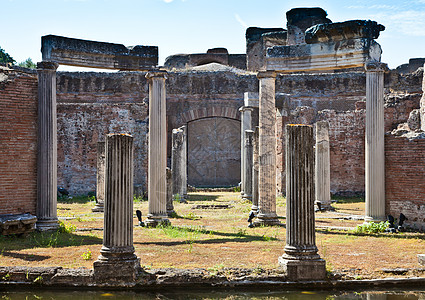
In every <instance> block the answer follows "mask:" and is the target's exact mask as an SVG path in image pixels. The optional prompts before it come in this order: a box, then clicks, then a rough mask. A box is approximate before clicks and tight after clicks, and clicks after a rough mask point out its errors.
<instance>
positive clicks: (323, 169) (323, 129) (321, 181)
mask: <svg viewBox="0 0 425 300" xmlns="http://www.w3.org/2000/svg"><path fill="white" fill-rule="evenodd" d="M330 168H331V167H330V152H329V123H328V122H327V121H319V122H317V123H316V164H315V175H316V176H315V183H316V184H315V187H316V188H315V191H316V203H317V205H318V207H320V209H321V210H332V206H331V175H330V174H331V173H330Z"/></svg>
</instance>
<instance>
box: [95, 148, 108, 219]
mask: <svg viewBox="0 0 425 300" xmlns="http://www.w3.org/2000/svg"><path fill="white" fill-rule="evenodd" d="M96 156H97V157H96V166H97V168H96V205H95V207H93V208H92V211H93V212H103V211H104V206H105V142H97V155H96Z"/></svg>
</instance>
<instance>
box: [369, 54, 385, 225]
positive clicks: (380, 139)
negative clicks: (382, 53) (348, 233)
mask: <svg viewBox="0 0 425 300" xmlns="http://www.w3.org/2000/svg"><path fill="white" fill-rule="evenodd" d="M365 69H366V142H365V145H366V151H365V154H366V166H365V173H366V174H365V175H366V178H365V182H366V186H365V191H366V201H365V202H366V203H365V208H366V215H365V221H366V222H369V221H385V219H386V215H385V150H384V71H385V70H386V64H383V63H380V62H368V63H366V65H365Z"/></svg>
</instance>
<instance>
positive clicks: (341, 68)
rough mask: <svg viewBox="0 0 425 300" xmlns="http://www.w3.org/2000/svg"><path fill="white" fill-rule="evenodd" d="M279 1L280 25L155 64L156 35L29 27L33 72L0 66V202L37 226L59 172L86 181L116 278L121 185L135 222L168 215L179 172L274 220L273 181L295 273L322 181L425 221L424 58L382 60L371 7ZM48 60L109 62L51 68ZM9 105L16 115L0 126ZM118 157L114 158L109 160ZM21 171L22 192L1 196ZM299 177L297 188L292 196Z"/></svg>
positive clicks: (121, 249) (317, 262)
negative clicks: (241, 48)
mask: <svg viewBox="0 0 425 300" xmlns="http://www.w3.org/2000/svg"><path fill="white" fill-rule="evenodd" d="M286 16H287V29H283V28H259V27H251V28H248V29H247V31H246V54H229V53H228V51H227V50H226V49H223V48H215V49H210V50H208V52H207V53H201V54H186V55H175V56H171V57H169V58H167V60H166V62H165V65H164V66H163V67H159V66H158V48H157V47H155V46H134V47H125V46H124V45H118V44H111V43H103V42H94V41H86V40H78V39H72V38H67V37H60V36H53V35H49V36H44V37H42V54H43V61H42V62H40V63H38V65H37V72H34V71H30V70H24V69H19V68H14V67H7V66H0V75H1V76H0V109H2V111H7V114H5V117H4V118H3V119H2V120H0V129H1V130H2V134H1V135H0V139H1V140H0V142H1V144H2V145H4V147H5V151H3V152H1V153H0V155H1V160H2V161H4V162H5V167H2V168H3V169H1V171H2V172H0V178H1V181H2V182H5V183H7V184H5V185H2V193H0V213H1V214H3V215H6V214H7V215H10V214H11V215H18V214H23V213H27V212H28V213H30V214H32V215H35V216H36V217H37V225H36V226H37V229H39V230H52V229H56V228H57V227H58V219H57V213H56V201H57V186H58V184H59V185H60V186H62V187H64V188H66V189H67V190H69V191H70V193H71V194H73V195H76V194H87V193H88V192H89V191H96V192H97V205H96V207H95V210H96V211H100V212H101V211H104V216H105V218H104V220H105V225H104V229H105V231H104V243H103V247H102V250H101V253H102V255H101V257H100V258H99V259H98V260H97V261H96V262H95V264H94V268H95V276H97V277H98V278H102V280H103V279H107V278H110V277H111V276H112V274H113V272H114V270H115V268H116V267H118V266H120V268H121V267H122V268H123V269H125V270H126V273H125V275H124V277H125V276H127V277H125V278H122V280H132V279H134V278H135V276H136V272H137V270H138V268H139V262H138V259H137V257H136V256H135V255H134V248H133V241H132V226H131V221H132V208H131V205H130V203H132V196H133V191H135V190H137V191H138V193H139V194H142V195H148V201H149V211H148V214H147V218H146V220H145V223H146V225H148V226H157V225H159V224H168V223H169V219H168V215H171V214H172V210H173V208H172V207H171V206H170V203H171V204H172V201H170V200H172V199H174V200H180V201H182V202H183V201H185V199H186V197H187V187H188V185H191V186H194V187H234V186H237V185H238V184H239V182H240V183H241V197H242V198H244V199H245V200H248V201H252V212H253V213H254V215H255V220H254V225H267V226H269V225H270V226H272V225H278V226H280V225H281V224H280V221H279V218H278V215H277V213H276V196H277V195H278V194H286V196H287V199H288V210H287V226H288V227H287V245H286V247H285V248H284V252H285V253H284V255H283V256H282V257H281V259H280V260H279V263H280V265H281V266H283V267H284V268H285V269H286V270H287V272H288V275H289V276H290V277H291V278H293V279H294V280H298V279H301V280H305V279H321V278H323V277H324V272H325V269H324V261H323V260H322V259H320V257H319V256H318V254H317V248H316V245H315V231H314V207H313V206H314V202H315V201H316V203H320V205H321V206H322V207H323V208H324V209H329V208H330V194H331V193H332V194H339V195H358V194H364V195H365V197H366V215H365V219H366V220H367V221H379V220H383V219H385V216H386V215H387V214H394V215H395V214H399V213H403V214H404V215H406V216H407V217H408V221H406V224H407V225H408V226H410V227H412V228H415V229H418V230H424V229H425V219H424V218H423V212H424V209H425V202H424V200H423V198H422V195H423V193H424V191H425V185H424V183H423V182H424V180H423V178H424V177H425V160H424V159H423V156H424V155H425V150H424V149H425V134H424V130H425V121H424V120H425V114H424V112H425V109H424V107H425V104H424V103H425V100H424V99H425V98H424V96H423V95H424V92H425V80H424V70H423V67H419V68H418V67H417V66H419V64H418V63H416V61H411V62H409V64H408V65H406V66H401V67H400V68H398V69H396V70H388V68H387V67H386V65H385V64H384V63H382V62H381V61H380V60H381V52H382V50H381V47H380V45H379V44H378V43H377V42H376V41H375V39H377V38H378V37H379V33H380V31H382V30H384V29H385V28H384V26H383V25H380V24H377V23H376V22H374V21H370V20H367V21H366V20H353V21H346V22H340V23H332V21H331V20H330V19H328V18H327V14H326V12H325V11H324V10H323V9H321V8H296V9H292V10H290V11H288V12H287V14H286ZM59 64H65V65H73V66H84V67H91V68H103V69H113V70H120V71H121V72H115V73H93V72H87V73H79V72H75V73H74V72H57V67H58V65H59ZM130 71H131V72H130ZM12 98H13V101H11V100H10V99H12ZM12 102H19V103H21V105H20V106H19V107H18V108H17V107H15V106H13V103H12ZM17 116H19V117H21V116H23V119H25V120H24V121H23V124H22V126H23V128H25V130H21V131H16V132H15V131H12V130H10V129H8V128H9V127H10V126H9V124H10V123H11V122H13V120H15V118H16V117H17ZM289 124H303V125H289ZM37 128H38V131H36V130H37ZM7 130H9V131H7ZM314 130H316V141H315V142H314V138H315V137H314V135H313V132H314ZM16 136H19V139H15V137H16ZM314 144H316V152H315V153H316V157H315V160H316V170H315V169H314V158H313V156H314V154H313V153H314V152H313V145H314ZM16 152H18V153H19V158H18V159H16V158H15V157H14V156H11V154H10V153H16ZM300 154H303V156H299V155H300ZM118 160H122V161H125V164H124V163H123V164H120V165H119V166H120V168H121V169H119V170H118V169H117V167H113V166H115V164H116V163H117V162H118ZM12 162H13V164H14V165H13V166H12V165H11V163H12ZM300 165H303V166H304V167H305V168H304V169H300V168H299V166H300ZM167 167H169V168H170V169H171V170H170V171H169V172H168V173H167ZM17 168H18V169H19V170H20V172H19V173H18V174H16V172H15V171H14V170H16V169H17ZM103 168H104V169H103ZM117 172H118V173H119V174H118V173H117ZM303 172H305V173H303ZM123 174H124V177H122V176H120V175H123ZM314 174H316V175H315V176H316V178H314ZM319 177H320V178H319ZM114 178H115V179H114ZM116 178H119V180H118V179H116ZM167 178H168V185H167ZM303 178H304V179H303ZM22 183H25V185H26V188H25V189H21V190H20V197H19V199H25V200H20V201H16V202H13V203H12V202H11V200H10V199H16V198H18V197H17V194H16V189H17V187H18V185H20V184H22ZM111 188H114V189H117V190H119V191H121V192H122V193H121V194H120V195H121V196H120V197H116V194H114V192H113V191H112V190H111ZM298 190H303V191H308V192H307V193H305V194H303V197H298V196H296V195H297V191H298ZM112 202H114V203H116V204H117V205H118V206H116V207H115V206H114V207H112V206H111V203H112ZM167 203H168V206H167ZM298 207H302V208H303V209H298ZM117 222H121V223H122V222H124V223H125V224H126V226H125V227H123V228H116V227H114V226H116V224H117ZM29 227H31V226H29ZM112 232H119V234H115V233H114V234H112ZM294 232H302V233H303V235H302V236H296V235H294ZM307 269H308V270H311V269H313V270H314V272H311V273H309V274H307V273H308V272H307V271H306V270H307ZM108 276H109V277H108Z"/></svg>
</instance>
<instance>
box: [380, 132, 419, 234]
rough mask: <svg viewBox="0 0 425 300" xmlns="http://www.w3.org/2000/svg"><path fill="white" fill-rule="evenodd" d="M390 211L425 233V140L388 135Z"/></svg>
mask: <svg viewBox="0 0 425 300" xmlns="http://www.w3.org/2000/svg"><path fill="white" fill-rule="evenodd" d="M385 173H386V175H385V198H386V212H387V213H388V214H391V215H392V216H394V217H395V218H399V216H400V213H403V214H404V215H405V216H406V217H407V218H408V221H406V224H408V225H410V226H411V227H413V228H417V229H421V230H425V196H424V192H425V138H424V137H422V138H416V139H411V140H409V139H407V138H405V137H397V136H393V135H391V134H387V135H386V136H385Z"/></svg>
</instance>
